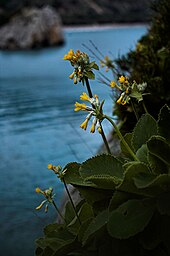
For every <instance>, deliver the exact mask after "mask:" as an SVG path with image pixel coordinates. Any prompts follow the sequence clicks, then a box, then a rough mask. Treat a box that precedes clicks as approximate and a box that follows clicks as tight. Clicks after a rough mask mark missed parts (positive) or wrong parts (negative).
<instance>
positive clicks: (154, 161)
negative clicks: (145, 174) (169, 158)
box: [148, 152, 169, 174]
mask: <svg viewBox="0 0 170 256" xmlns="http://www.w3.org/2000/svg"><path fill="white" fill-rule="evenodd" d="M148 162H149V165H150V167H151V169H152V172H153V173H155V174H161V173H168V171H169V168H168V166H167V165H166V164H165V163H164V162H162V161H161V160H160V159H159V158H158V157H156V156H154V155H152V154H151V153H150V152H149V154H148Z"/></svg>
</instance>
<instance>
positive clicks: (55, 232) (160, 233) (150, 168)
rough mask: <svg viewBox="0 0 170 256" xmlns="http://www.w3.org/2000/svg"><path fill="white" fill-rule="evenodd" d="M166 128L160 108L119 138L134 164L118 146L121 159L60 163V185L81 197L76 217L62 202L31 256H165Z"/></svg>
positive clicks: (168, 195) (169, 137)
mask: <svg viewBox="0 0 170 256" xmlns="http://www.w3.org/2000/svg"><path fill="white" fill-rule="evenodd" d="M169 125H170V109H169V108H168V106H166V105H165V106H164V107H163V108H162V109H161V110H160V113H159V117H158V120H157V121H156V120H155V119H154V118H153V117H152V116H151V115H149V114H144V115H142V117H141V118H140V120H139V121H138V122H137V124H136V126H135V128H134V130H133V132H132V133H131V134H126V135H125V137H124V138H125V140H126V141H128V143H129V145H130V146H131V149H132V150H133V152H134V154H135V155H136V156H137V158H138V161H134V160H133V159H132V157H131V156H129V152H128V151H127V150H126V148H125V147H124V145H123V144H121V146H122V157H114V156H112V155H107V154H102V155H98V156H95V157H93V158H90V159H88V160H87V161H85V162H83V163H82V164H80V163H69V164H68V165H66V166H65V167H64V169H63V173H64V176H63V177H64V182H65V183H67V184H71V185H73V186H74V187H75V188H76V189H78V191H79V192H80V194H81V196H82V197H83V198H84V199H83V200H82V201H81V202H80V203H79V205H78V206H77V208H76V212H77V216H76V215H75V213H74V209H73V208H72V205H71V203H70V202H68V203H67V205H66V207H65V215H64V219H65V223H63V224H57V223H54V224H50V225H48V226H47V227H46V228H45V229H44V237H43V238H40V239H38V240H37V241H36V244H37V249H36V255H37V256H38V255H39V256H40V255H41V256H43V255H44V256H46V255H51V256H52V255H53V256H54V255H57V256H59V255H93V256H94V255H101V256H102V255H115V256H120V255H121V256H127V255H129V256H133V255H134V256H136V255H139V256H140V255H141V256H144V255H145V256H147V255H148V256H152V255H154V256H163V255H165V256H168V255H170V229H169V227H170V200H169V199H170V159H169V155H170V130H169ZM143 131H145V132H143ZM77 217H78V218H77Z"/></svg>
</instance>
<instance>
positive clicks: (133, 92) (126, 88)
mask: <svg viewBox="0 0 170 256" xmlns="http://www.w3.org/2000/svg"><path fill="white" fill-rule="evenodd" d="M146 86H147V84H146V83H142V84H137V83H136V81H133V82H132V83H130V82H129V80H128V78H127V77H125V76H120V77H119V79H118V83H116V82H115V81H111V82H110V87H111V88H116V89H118V90H119V91H120V92H121V94H120V96H119V98H118V100H117V101H116V103H117V104H121V105H125V104H127V103H129V101H130V99H131V98H135V99H137V100H138V102H139V101H142V100H143V95H144V93H143V92H144V90H145V89H146Z"/></svg>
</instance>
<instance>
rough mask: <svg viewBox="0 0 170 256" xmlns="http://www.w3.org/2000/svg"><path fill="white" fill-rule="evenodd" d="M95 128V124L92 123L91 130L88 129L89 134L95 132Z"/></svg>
mask: <svg viewBox="0 0 170 256" xmlns="http://www.w3.org/2000/svg"><path fill="white" fill-rule="evenodd" d="M95 126H96V124H95V123H92V126H91V129H90V132H91V133H94V132H95Z"/></svg>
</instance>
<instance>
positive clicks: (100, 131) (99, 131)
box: [97, 126, 102, 134]
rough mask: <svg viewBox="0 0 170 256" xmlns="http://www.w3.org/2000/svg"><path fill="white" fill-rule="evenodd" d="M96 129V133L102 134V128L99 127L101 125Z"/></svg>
mask: <svg viewBox="0 0 170 256" xmlns="http://www.w3.org/2000/svg"><path fill="white" fill-rule="evenodd" d="M97 130H98V133H100V134H102V128H101V126H99V127H98V128H97Z"/></svg>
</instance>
